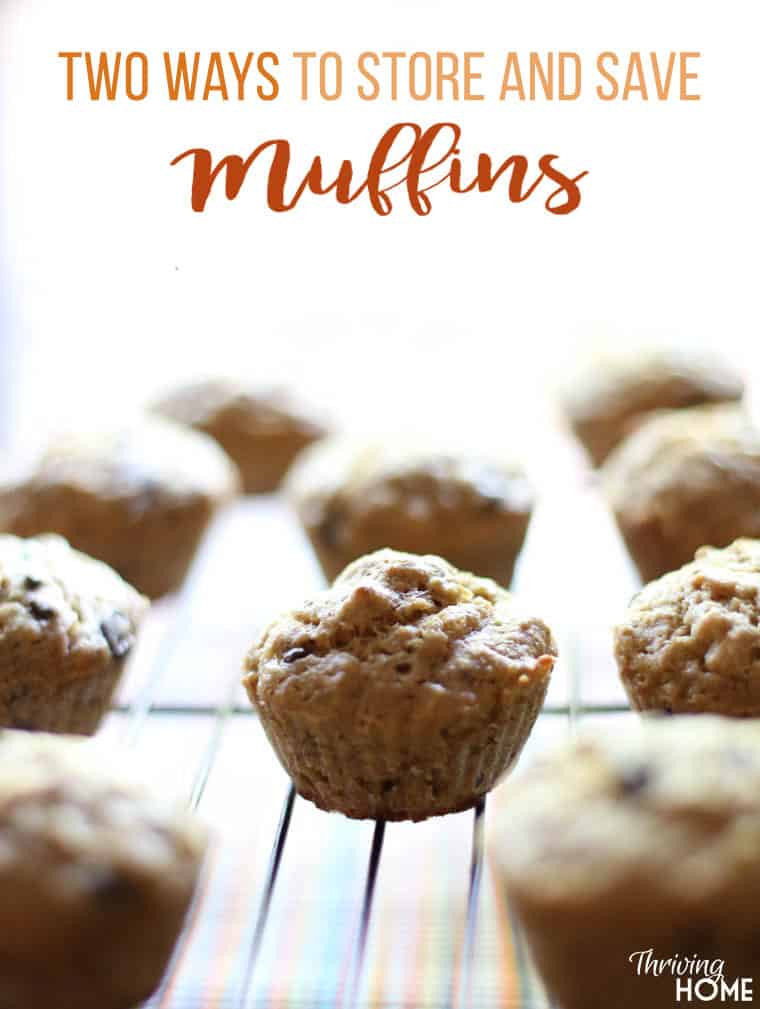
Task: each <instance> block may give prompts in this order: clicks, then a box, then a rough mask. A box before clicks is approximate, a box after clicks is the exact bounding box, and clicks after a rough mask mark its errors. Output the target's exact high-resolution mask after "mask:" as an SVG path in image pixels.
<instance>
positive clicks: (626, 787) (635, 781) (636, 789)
mask: <svg viewBox="0 0 760 1009" xmlns="http://www.w3.org/2000/svg"><path fill="white" fill-rule="evenodd" d="M651 780H652V772H651V771H650V769H649V768H648V767H646V766H645V765H644V764H639V765H637V766H634V767H629V768H626V770H625V771H624V772H623V773H622V775H621V776H620V791H621V793H622V794H623V795H625V796H626V797H627V798H631V797H632V796H634V795H639V794H640V793H641V792H642V791H643V790H644V789H645V788H646V787H647V785H648V784H649V783H650V781H651Z"/></svg>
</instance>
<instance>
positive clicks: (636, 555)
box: [602, 404, 760, 582]
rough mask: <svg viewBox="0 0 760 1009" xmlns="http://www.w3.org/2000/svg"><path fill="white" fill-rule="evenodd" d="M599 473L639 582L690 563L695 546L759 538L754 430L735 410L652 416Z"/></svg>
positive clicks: (758, 454)
mask: <svg viewBox="0 0 760 1009" xmlns="http://www.w3.org/2000/svg"><path fill="white" fill-rule="evenodd" d="M602 474H603V475H602V480H603V487H604V490H605V493H606V495H607V498H608V500H609V502H610V505H611V507H612V510H613V512H614V514H615V518H616V519H617V523H618V526H619V528H620V531H621V533H622V535H623V538H624V540H625V542H626V545H627V547H628V550H629V552H630V554H631V557H632V558H633V561H634V563H635V564H636V567H637V568H638V570H639V573H640V575H641V578H642V581H644V582H648V581H651V580H652V579H654V578H659V577H660V575H662V574H665V572H667V571H674V570H675V569H676V568H679V567H681V565H683V564H686V563H688V562H689V561H690V560H691V559H692V558H693V557H694V554H695V553H696V551H697V550H698V549H699V547H701V546H714V547H725V546H728V544H729V543H732V542H733V540H735V539H737V538H739V537H742V536H744V537H749V538H757V537H760V433H759V432H758V430H757V428H755V427H754V425H753V424H752V422H751V421H750V419H749V418H748V416H747V414H746V413H745V412H744V410H743V409H742V408H741V407H740V406H736V405H730V404H725V405H720V406H702V407H693V408H691V409H689V410H674V411H668V412H666V413H662V414H658V415H657V416H654V417H652V418H650V419H649V420H647V421H646V422H644V423H643V424H642V425H641V426H640V427H639V428H638V430H636V431H634V433H633V434H632V435H631V436H630V437H629V438H627V439H626V440H625V442H623V444H622V445H621V446H620V447H619V448H618V449H617V451H616V452H614V453H613V455H611V456H610V458H609V459H608V460H607V462H606V463H605V465H604V468H603V470H602Z"/></svg>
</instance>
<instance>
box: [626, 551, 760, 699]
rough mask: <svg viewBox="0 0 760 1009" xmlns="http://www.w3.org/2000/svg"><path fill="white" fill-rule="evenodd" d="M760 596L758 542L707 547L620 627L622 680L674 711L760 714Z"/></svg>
mask: <svg viewBox="0 0 760 1009" xmlns="http://www.w3.org/2000/svg"><path fill="white" fill-rule="evenodd" d="M759 593H760V542H758V541H757V540H748V539H742V540H736V542H735V543H733V544H732V545H731V546H730V547H727V548H726V549H724V550H716V549H713V548H712V547H704V548H702V549H701V550H699V551H698V552H697V556H696V558H695V560H694V561H693V563H691V564H687V565H686V566H685V567H683V568H680V569H679V570H678V571H673V572H671V573H670V574H667V575H664V576H663V577H662V578H659V579H658V580H657V581H654V582H651V583H650V584H649V585H647V586H645V588H644V589H642V590H641V592H639V593H638V594H637V595H635V596H634V598H633V600H632V602H631V604H630V606H629V607H628V611H627V612H626V615H625V618H624V620H623V621H622V623H621V624H620V625H619V626H618V627H616V629H615V656H616V658H617V661H618V665H619V667H620V672H621V675H622V677H623V679H624V681H628V682H633V683H635V684H636V685H637V687H638V688H639V692H644V693H646V691H649V690H656V693H657V696H658V698H659V699H660V700H661V701H662V700H663V699H664V702H665V706H667V707H669V708H671V709H672V710H675V711H684V710H697V711H699V710H710V711H713V712H719V713H724V714H728V713H730V714H742V713H745V714H755V713H757V711H758V708H759V706H760V628H759V627H758V618H760V597H759ZM743 708H746V709H747V710H746V711H745V710H743Z"/></svg>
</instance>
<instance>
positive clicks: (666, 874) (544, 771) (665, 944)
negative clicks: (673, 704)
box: [490, 716, 760, 1009]
mask: <svg viewBox="0 0 760 1009" xmlns="http://www.w3.org/2000/svg"><path fill="white" fill-rule="evenodd" d="M500 799H501V800H503V801H502V803H501V805H500V808H499V811H498V813H497V817H496V820H495V823H494V819H493V818H492V825H494V829H493V831H492V834H491V837H490V842H491V849H492V854H493V856H494V858H493V864H494V867H495V870H496V874H497V877H500V878H501V879H502V881H503V883H504V884H505V886H506V890H507V894H508V897H509V900H510V903H511V906H512V907H513V908H514V910H515V911H516V913H517V916H518V918H519V919H520V921H521V923H522V926H523V928H524V930H525V933H526V936H527V939H528V944H529V946H530V949H531V952H532V954H533V958H534V960H535V963H536V965H537V967H538V969H539V972H540V973H541V975H542V977H543V980H544V982H545V984H546V986H547V988H548V990H549V993H550V995H551V996H552V997H553V999H554V1000H555V1001H556V1004H557V1005H561V1006H562V1007H563V1009H610V1007H611V1006H614V1007H615V1009H642V1006H646V1007H647V1009H672V1007H673V1006H675V1005H678V1004H679V1001H682V1002H683V1003H684V1004H688V1001H689V1000H688V998H687V994H686V992H684V993H683V994H682V998H681V999H677V997H676V982H677V980H680V981H682V982H683V983H684V984H686V981H687V980H688V979H689V978H690V980H691V985H692V993H693V987H694V985H696V984H697V982H699V981H700V980H702V979H704V978H705V977H707V976H714V975H712V974H711V975H708V974H707V972H706V969H705V967H704V962H705V961H708V962H709V964H710V965H712V966H711V967H710V968H709V969H710V970H711V971H713V970H714V969H715V965H716V964H717V966H718V969H721V968H722V970H723V976H724V978H725V981H726V983H727V984H728V985H732V984H733V983H734V981H735V979H737V978H738V979H741V978H751V979H752V980H753V981H754V982H755V986H756V985H757V982H758V980H760V956H759V955H758V943H759V940H758V935H759V934H760V726H758V724H757V723H755V722H739V721H736V720H735V719H723V718H718V717H713V716H695V717H692V718H684V717H681V718H679V717H675V718H662V719H658V718H650V719H644V720H642V721H641V722H640V723H638V724H636V725H634V726H631V727H630V728H629V730H628V731H623V732H620V731H619V730H618V731H617V732H614V733H613V732H611V731H608V732H607V733H605V734H600V733H598V732H597V733H595V734H594V735H593V736H592V735H590V734H588V735H586V736H584V735H581V737H580V738H576V739H575V740H573V741H572V742H569V743H567V744H566V745H565V746H564V747H562V748H560V749H559V750H558V751H557V752H556V753H554V754H553V755H552V756H550V757H547V758H545V759H544V760H543V761H542V762H541V763H539V764H537V765H535V766H534V767H532V768H531V769H530V770H529V771H528V772H526V773H525V774H523V775H521V776H520V778H519V780H518V779H515V780H514V781H510V782H509V783H508V784H507V785H506V787H505V788H504V790H503V793H502V794H501V795H500ZM669 958H670V959H669ZM674 959H675V962H676V963H677V964H680V965H684V964H685V965H686V967H687V968H688V966H689V963H692V964H693V963H694V962H696V961H701V963H702V966H701V967H699V968H698V969H697V970H691V971H690V972H688V973H687V972H686V971H683V972H682V973H680V974H679V976H678V978H677V977H676V976H674V972H673V970H672V969H671V967H672V964H673V963H674ZM652 961H655V966H657V965H662V964H664V965H665V967H664V970H663V971H662V972H661V973H658V974H656V975H655V973H654V972H653V965H652ZM705 991H706V992H707V995H708V996H709V995H710V992H711V986H710V985H709V984H708V985H707V986H703V991H702V993H703V994H704V993H705ZM692 999H693V1001H694V1002H695V1003H696V1002H698V1001H699V999H697V997H696V996H694V995H693V994H692ZM718 1001H719V999H718ZM710 1004H711V1005H712V1004H713V1002H710ZM715 1004H718V1002H717V1001H716V1003H715Z"/></svg>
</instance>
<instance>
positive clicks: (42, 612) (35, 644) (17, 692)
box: [0, 536, 147, 1005]
mask: <svg viewBox="0 0 760 1009" xmlns="http://www.w3.org/2000/svg"><path fill="white" fill-rule="evenodd" d="M146 606H147V600H146V599H144V598H143V597H142V596H141V595H139V594H138V593H137V592H135V590H134V589H133V588H131V586H129V585H127V583H126V582H124V581H122V579H121V578H120V577H119V576H118V575H117V574H116V572H115V571H111V569H110V568H108V567H106V565H105V564H101V563H100V562H99V561H94V560H92V559H91V558H89V557H85V556H84V555H83V554H80V553H77V551H76V550H72V549H71V548H70V547H69V545H68V543H66V541H65V540H62V539H60V537H58V536H41V537H40V538H39V539H29V540H22V539H18V538H17V537H15V536H0V725H2V726H8V727H11V728H18V729H36V730H43V731H47V732H73V733H82V734H90V733H93V732H95V730H96V729H97V727H98V725H99V724H100V721H101V719H102V718H103V715H104V714H105V712H106V711H107V710H108V706H109V703H110V701H111V697H112V696H113V693H114V690H115V689H116V685H117V684H118V682H119V678H120V676H121V674H122V671H123V669H124V664H125V662H126V660H127V658H128V656H129V653H130V652H131V650H132V647H133V645H134V644H135V638H136V634H137V625H138V623H139V620H140V618H141V616H142V614H143V612H144V610H145V608H146ZM2 1004H3V1001H2V999H0V1005H2Z"/></svg>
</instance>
